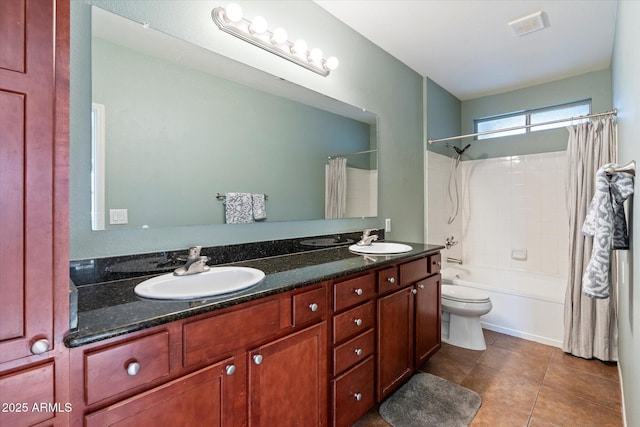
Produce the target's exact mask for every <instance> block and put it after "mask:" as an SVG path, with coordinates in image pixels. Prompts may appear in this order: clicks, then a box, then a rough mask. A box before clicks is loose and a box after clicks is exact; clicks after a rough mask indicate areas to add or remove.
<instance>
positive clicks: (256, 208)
mask: <svg viewBox="0 0 640 427" xmlns="http://www.w3.org/2000/svg"><path fill="white" fill-rule="evenodd" d="M251 199H252V200H251V201H252V204H253V219H254V220H255V221H264V220H266V219H267V205H266V203H265V199H266V197H265V195H264V194H252V195H251Z"/></svg>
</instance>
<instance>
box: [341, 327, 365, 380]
mask: <svg viewBox="0 0 640 427" xmlns="http://www.w3.org/2000/svg"><path fill="white" fill-rule="evenodd" d="M373 349H374V333H373V329H369V331H367V332H365V333H364V334H362V335H358V336H357V337H355V338H353V339H351V340H349V341H347V342H346V343H344V344H342V345H339V346H338V347H336V348H335V349H334V350H333V375H339V374H341V373H342V372H343V371H345V370H346V369H348V368H350V367H351V366H353V365H355V364H356V363H358V362H360V361H362V360H364V359H366V358H367V357H369V356H370V355H372V354H373Z"/></svg>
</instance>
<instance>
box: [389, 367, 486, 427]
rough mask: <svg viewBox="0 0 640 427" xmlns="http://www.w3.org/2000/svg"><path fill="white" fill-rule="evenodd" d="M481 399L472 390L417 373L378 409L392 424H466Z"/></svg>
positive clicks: (408, 426) (397, 426)
mask: <svg viewBox="0 0 640 427" xmlns="http://www.w3.org/2000/svg"><path fill="white" fill-rule="evenodd" d="M481 403H482V398H480V396H479V395H478V393H476V392H474V391H471V390H469V389H467V388H464V387H462V386H459V385H458V384H454V383H452V382H451V381H447V380H445V379H442V378H439V377H436V376H435V375H431V374H425V373H418V374H416V375H414V376H413V377H412V378H411V379H410V380H409V381H408V382H407V383H406V384H405V385H403V386H402V387H400V388H399V389H398V391H396V392H395V393H394V394H392V395H391V397H389V398H388V399H387V400H385V401H384V402H383V403H382V405H380V409H379V412H380V416H381V417H382V418H384V420H385V421H386V422H388V423H389V424H391V425H392V426H394V427H414V426H415V427H419V426H420V427H424V426H438V427H444V426H446V427H457V426H464V427H467V426H468V425H469V424H471V421H473V417H475V415H476V412H478V409H479V408H480V404H481Z"/></svg>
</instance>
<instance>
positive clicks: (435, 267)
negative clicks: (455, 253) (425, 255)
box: [429, 252, 442, 274]
mask: <svg viewBox="0 0 640 427" xmlns="http://www.w3.org/2000/svg"><path fill="white" fill-rule="evenodd" d="M441 265H442V255H441V254H440V252H438V253H437V254H433V255H429V274H435V273H438V272H439V271H440V266H441Z"/></svg>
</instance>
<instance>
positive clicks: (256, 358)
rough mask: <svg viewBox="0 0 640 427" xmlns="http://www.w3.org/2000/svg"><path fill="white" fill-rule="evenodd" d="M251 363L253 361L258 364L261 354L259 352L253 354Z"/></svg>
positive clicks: (260, 361) (260, 360)
mask: <svg viewBox="0 0 640 427" xmlns="http://www.w3.org/2000/svg"><path fill="white" fill-rule="evenodd" d="M253 363H255V364H256V365H259V364H261V363H262V355H261V354H256V355H255V356H253Z"/></svg>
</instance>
